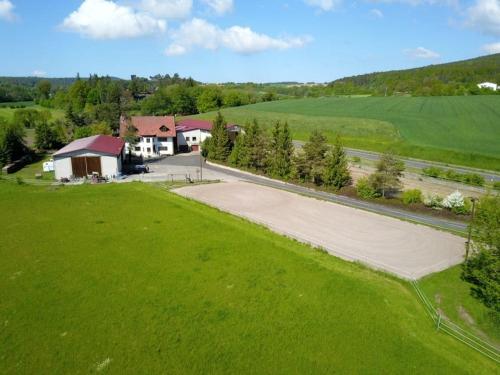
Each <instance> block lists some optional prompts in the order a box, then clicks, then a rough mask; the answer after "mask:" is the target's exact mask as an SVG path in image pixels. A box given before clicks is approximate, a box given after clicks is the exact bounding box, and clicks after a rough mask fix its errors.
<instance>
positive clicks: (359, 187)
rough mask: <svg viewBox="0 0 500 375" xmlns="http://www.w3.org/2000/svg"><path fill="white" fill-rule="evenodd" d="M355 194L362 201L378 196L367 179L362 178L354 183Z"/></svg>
mask: <svg viewBox="0 0 500 375" xmlns="http://www.w3.org/2000/svg"><path fill="white" fill-rule="evenodd" d="M356 192H357V193H358V196H359V197H361V198H364V199H371V198H376V197H378V196H379V195H378V194H377V191H376V190H375V189H374V188H373V186H372V184H371V183H370V181H369V180H368V178H366V177H363V178H360V179H359V180H358V182H357V183H356Z"/></svg>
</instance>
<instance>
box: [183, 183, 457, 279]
mask: <svg viewBox="0 0 500 375" xmlns="http://www.w3.org/2000/svg"><path fill="white" fill-rule="evenodd" d="M175 192H176V193H178V194H180V195H182V196H185V197H188V198H192V199H195V200H199V201H201V202H204V203H207V204H209V205H211V206H214V207H217V208H219V209H222V210H224V211H227V212H230V213H233V214H235V215H238V216H242V217H245V218H247V219H250V220H252V221H254V222H257V223H260V224H263V225H265V226H267V227H269V228H270V229H272V230H274V231H275V232H278V233H280V234H285V235H287V236H290V237H293V238H295V239H297V240H300V241H302V242H306V243H310V244H312V245H314V246H318V247H322V248H324V249H326V250H327V251H328V252H329V253H331V254H333V255H336V256H339V257H341V258H344V259H347V260H355V261H360V262H363V263H365V264H367V265H369V266H371V267H373V268H378V269H382V270H385V271H388V272H391V273H393V274H396V275H398V276H400V277H403V278H407V279H414V278H420V277H422V276H425V275H427V274H430V273H433V272H437V271H441V270H443V269H446V268H448V267H450V266H452V265H455V264H458V263H460V262H461V261H462V259H463V253H464V239H463V238H461V237H458V236H455V235H452V234H449V233H446V232H442V231H438V230H435V229H432V228H429V227H425V226H423V225H416V224H412V223H408V222H404V221H401V220H397V219H393V218H390V217H387V216H381V215H377V214H374V213H371V212H366V211H362V210H358V209H354V208H351V207H346V206H342V205H338V204H335V203H330V202H324V201H320V200H317V199H313V198H307V197H303V196H300V195H297V194H294V193H289V192H285V191H282V190H278V189H273V188H269V187H265V186H260V185H255V184H251V183H247V182H229V183H221V184H210V185H199V186H191V187H184V188H181V189H177V190H175Z"/></svg>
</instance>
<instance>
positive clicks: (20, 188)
mask: <svg viewBox="0 0 500 375" xmlns="http://www.w3.org/2000/svg"><path fill="white" fill-rule="evenodd" d="M0 210H1V212H2V215H1V216H0V227H1V228H2V237H1V242H0V244H1V245H0V259H2V261H1V262H0V275H1V277H0V373H5V374H13V373H16V374H79V373H92V372H96V371H99V370H101V371H102V372H103V373H114V374H160V373H162V374H175V373H178V374H187V373H198V374H206V373H213V374H241V373H252V374H271V373H272V374H278V373H280V374H290V373H294V374H306V373H307V374H310V373H318V374H319V373H322V374H333V373H349V374H352V373H370V374H409V373H422V374H424V373H425V374H436V373H442V374H459V373H469V374H480V373H484V374H491V373H494V372H495V371H497V370H498V367H496V365H495V364H494V363H493V362H492V361H490V360H488V359H486V358H485V357H482V356H481V355H480V354H478V353H476V352H474V351H472V350H470V349H469V348H468V347H466V346H464V345H463V344H461V343H460V342H458V341H455V340H454V339H452V338H450V337H448V336H446V335H444V334H442V333H439V332H436V329H435V327H434V326H433V324H432V322H431V320H430V318H429V317H428V316H427V315H426V313H425V311H424V309H423V307H422V306H421V304H420V303H419V301H418V299H417V298H416V295H415V294H414V291H413V290H412V287H411V286H410V285H409V284H407V283H406V282H403V281H399V280H396V279H394V278H392V277H389V276H386V275H383V274H380V273H377V272H374V271H371V270H368V269H365V268H364V267H362V266H358V265H356V264H353V263H347V262H344V261H341V260H339V259H336V258H334V257H331V256H329V255H327V254H325V253H322V252H320V251H316V250H313V249H311V248H310V247H307V246H305V245H302V244H299V243H297V242H295V241H292V240H290V239H287V238H285V237H281V236H279V235H277V234H273V233H271V232H269V231H268V230H266V229H263V228H262V227H259V226H257V225H254V224H250V223H248V222H246V221H244V220H242V219H239V218H236V217H233V216H230V215H228V214H224V213H221V212H219V211H217V210H215V209H211V208H208V207H206V206H204V205H201V204H199V203H195V202H192V201H188V200H186V199H184V198H181V197H178V196H176V195H174V194H172V193H169V192H167V191H165V190H162V189H160V188H158V187H154V186H148V185H145V184H140V183H134V184H116V185H115V184H113V185H102V186H91V185H83V186H79V187H34V186H29V185H16V184H14V183H10V182H5V181H4V182H2V181H0Z"/></svg>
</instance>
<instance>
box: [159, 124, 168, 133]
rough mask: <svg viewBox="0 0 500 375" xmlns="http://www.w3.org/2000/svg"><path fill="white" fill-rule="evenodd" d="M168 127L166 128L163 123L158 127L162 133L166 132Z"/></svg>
mask: <svg viewBox="0 0 500 375" xmlns="http://www.w3.org/2000/svg"><path fill="white" fill-rule="evenodd" d="M169 130H170V129H169V128H167V127H166V126H165V125H162V127H161V128H160V131H161V132H163V133H166V132H168V131H169Z"/></svg>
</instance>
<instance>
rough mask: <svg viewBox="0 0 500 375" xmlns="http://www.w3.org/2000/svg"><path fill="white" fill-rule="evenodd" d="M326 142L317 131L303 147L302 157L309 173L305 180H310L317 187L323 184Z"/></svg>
mask: <svg viewBox="0 0 500 375" xmlns="http://www.w3.org/2000/svg"><path fill="white" fill-rule="evenodd" d="M326 141H327V139H326V137H325V136H324V135H323V134H322V133H321V132H320V131H319V130H314V131H313V132H312V133H311V135H310V137H309V142H307V143H306V144H305V145H304V157H305V160H306V163H307V165H308V168H307V170H308V172H309V176H307V177H306V180H307V179H311V180H312V181H313V182H314V183H315V184H317V185H320V184H321V183H322V182H323V170H324V162H325V155H326V153H327V151H328V145H327V143H326Z"/></svg>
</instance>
